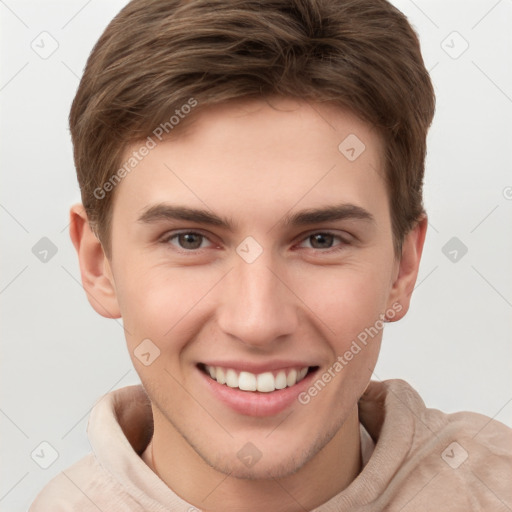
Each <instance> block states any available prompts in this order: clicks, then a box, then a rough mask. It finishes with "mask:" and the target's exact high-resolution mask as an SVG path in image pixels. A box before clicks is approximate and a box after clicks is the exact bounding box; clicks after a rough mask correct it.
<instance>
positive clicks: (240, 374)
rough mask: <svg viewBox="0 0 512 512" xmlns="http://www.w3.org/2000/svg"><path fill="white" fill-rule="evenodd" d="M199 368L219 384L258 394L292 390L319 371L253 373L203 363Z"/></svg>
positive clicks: (292, 369) (299, 369)
mask: <svg viewBox="0 0 512 512" xmlns="http://www.w3.org/2000/svg"><path fill="white" fill-rule="evenodd" d="M198 368H199V370H201V371H202V372H203V373H204V374H205V375H207V376H209V377H210V379H212V380H213V381H215V382H217V383H218V384H221V385H223V386H227V387H228V388H232V389H238V390H240V391H247V392H256V393H275V392H276V391H280V390H284V389H286V388H292V387H294V386H296V385H297V384H298V383H299V382H301V381H302V380H304V379H305V378H306V377H307V376H308V375H309V374H311V373H313V372H315V371H316V370H317V369H318V367H317V366H297V367H289V368H282V369H277V370H273V371H264V372H261V373H252V372H249V371H240V370H237V369H235V368H227V367H223V366H213V365H212V366H210V365H207V364H203V363H200V364H199V365H198Z"/></svg>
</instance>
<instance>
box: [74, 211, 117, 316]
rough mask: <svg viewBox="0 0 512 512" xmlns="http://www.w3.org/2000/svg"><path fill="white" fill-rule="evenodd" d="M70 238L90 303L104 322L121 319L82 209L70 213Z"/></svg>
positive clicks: (109, 274)
mask: <svg viewBox="0 0 512 512" xmlns="http://www.w3.org/2000/svg"><path fill="white" fill-rule="evenodd" d="M69 216H70V222H69V234H70V236H71V241H72V242H73V245H74V246H75V249H76V252H77V254H78V260H79V263H80V274H81V276H82V285H83V287H84V290H85V293H86V294H87V299H88V300H89V303H90V304H91V306H92V307H93V308H94V310H95V311H96V312H97V313H99V314H100V315H101V316H104V317H105V318H119V317H120V316H121V313H120V310H119V305H118V303H117V296H116V292H115V286H114V278H113V275H112V270H111V268H110V264H109V261H108V259H107V257H106V255H105V253H104V251H103V246H102V245H101V243H100V241H99V240H98V238H97V236H96V235H95V234H94V232H93V231H92V230H91V228H90V226H89V220H88V218H87V214H86V212H85V208H84V207H83V205H81V204H75V205H73V206H72V207H71V210H70V212H69Z"/></svg>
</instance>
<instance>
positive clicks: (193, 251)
mask: <svg viewBox="0 0 512 512" xmlns="http://www.w3.org/2000/svg"><path fill="white" fill-rule="evenodd" d="M180 235H197V236H200V237H202V238H203V239H206V240H208V241H209V242H210V243H214V242H212V241H211V240H210V239H209V238H208V236H207V235H205V234H204V233H201V232H200V231H179V232H176V233H171V234H167V235H165V236H164V237H163V238H162V239H161V240H160V243H161V244H163V245H171V244H170V242H171V240H173V239H177V238H178V237H179V236H180ZM314 235H327V236H332V237H333V238H334V239H337V240H338V241H339V243H338V244H337V245H334V246H333V247H328V248H327V249H315V248H314V247H306V249H311V250H313V251H320V252H321V253H323V254H330V253H333V252H338V251H341V250H343V249H344V248H345V246H347V245H350V242H348V241H347V240H346V239H344V238H343V237H342V236H340V235H338V234H336V233H333V232H331V231H329V230H327V231H312V232H310V233H308V234H307V235H305V236H304V235H302V237H301V238H300V239H299V240H298V243H297V244H295V245H298V244H300V243H303V242H305V241H306V240H308V239H310V238H311V237H312V236H314ZM175 248H176V250H177V251H178V252H180V253H182V254H197V253H198V252H199V251H202V250H203V249H206V248H205V247H200V248H198V249H184V248H182V247H177V246H175Z"/></svg>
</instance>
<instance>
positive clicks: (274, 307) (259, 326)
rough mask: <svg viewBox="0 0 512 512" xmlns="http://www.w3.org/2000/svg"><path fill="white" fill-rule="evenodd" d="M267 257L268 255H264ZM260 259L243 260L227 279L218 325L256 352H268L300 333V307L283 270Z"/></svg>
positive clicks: (270, 262)
mask: <svg viewBox="0 0 512 512" xmlns="http://www.w3.org/2000/svg"><path fill="white" fill-rule="evenodd" d="M264 254H265V253H264ZM264 254H263V255H262V256H260V258H258V259H257V260H256V261H255V262H253V263H246V262H245V261H243V260H242V259H241V258H240V259H239V260H238V261H236V263H235V268H233V270H232V271H231V272H230V273H229V274H228V276H226V279H225V280H224V283H223V289H222V302H221V306H220V307H219V308H218V309H217V322H218V326H219V328H220V329H221V331H222V332H224V333H225V334H227V335H229V336H231V337H234V338H236V339H238V340H239V341H240V342H242V343H244V344H245V345H248V346H250V347H253V348H260V349H263V348H268V347H271V346H272V345H273V344H275V343H276V342H278V341H280V340H283V339H284V338H285V337H286V336H289V335H290V334H292V333H293V332H295V330H296V329H297V324H298V318H297V303H296V298H295V296H294V295H293V293H292V292H291V291H290V289H288V288H287V287H286V285H285V284H283V282H286V276H285V275H284V274H283V269H282V268H281V269H279V268H278V267H277V265H276V264H273V263H272V261H270V258H269V257H264Z"/></svg>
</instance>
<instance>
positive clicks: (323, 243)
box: [309, 233, 335, 249]
mask: <svg viewBox="0 0 512 512" xmlns="http://www.w3.org/2000/svg"><path fill="white" fill-rule="evenodd" d="M334 238H335V237H334V235H330V234H329V233H315V234H314V235H311V236H310V237H309V243H310V244H311V247H312V248H313V249H330V248H331V247H332V246H333V242H334Z"/></svg>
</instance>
